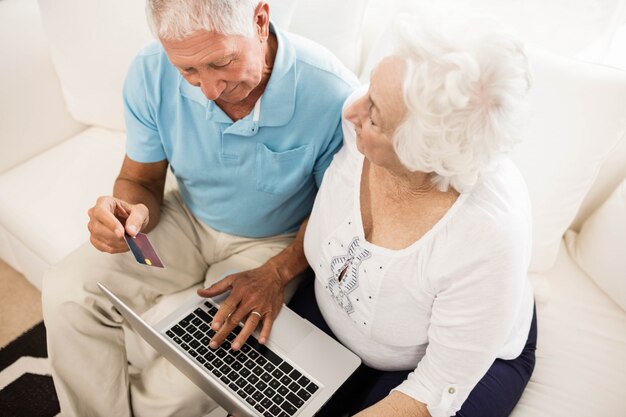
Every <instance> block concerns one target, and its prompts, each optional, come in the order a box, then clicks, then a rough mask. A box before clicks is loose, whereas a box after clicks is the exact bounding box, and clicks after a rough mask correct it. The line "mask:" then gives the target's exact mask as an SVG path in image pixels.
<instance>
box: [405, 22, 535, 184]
mask: <svg viewBox="0 0 626 417" xmlns="http://www.w3.org/2000/svg"><path fill="white" fill-rule="evenodd" d="M484 23H485V22H483V21H482V20H481V21H478V20H473V21H472V20H466V21H465V22H464V24H460V25H455V26H454V27H453V28H448V29H447V30H444V28H443V27H441V25H440V26H439V27H437V28H434V27H432V26H430V25H428V24H425V23H424V22H419V23H417V22H416V21H414V20H410V19H407V18H403V19H401V20H399V21H398V26H397V27H398V28H399V29H400V30H399V33H398V35H400V36H399V37H398V40H399V48H398V49H397V52H396V53H395V55H396V56H399V57H400V58H402V59H403V60H404V62H405V63H406V67H405V78H404V83H403V97H404V101H405V104H406V106H407V109H408V111H407V116H406V118H405V120H404V121H403V122H402V123H401V124H400V125H399V126H398V128H397V129H396V131H395V132H394V136H393V143H394V148H395V150H396V153H397V154H398V157H399V159H400V161H401V162H402V163H403V164H404V165H405V166H406V167H407V168H408V169H410V170H411V171H422V172H429V173H431V181H433V183H434V184H435V185H436V186H437V188H438V189H439V190H441V191H446V190H447V189H448V187H450V186H452V187H453V188H454V189H456V190H457V191H459V192H463V191H467V190H469V189H470V188H472V187H473V186H474V185H475V184H476V182H477V181H478V178H479V176H480V173H481V172H482V171H483V170H484V169H485V168H486V167H487V166H489V164H490V162H492V161H493V160H495V159H496V158H497V157H498V156H500V155H502V154H503V153H505V152H507V151H508V150H509V149H511V147H512V146H513V145H514V144H515V143H516V142H518V141H519V139H520V137H519V136H520V133H521V132H520V130H519V128H520V127H521V125H520V122H521V120H522V118H520V116H521V115H523V114H524V111H523V110H524V109H525V106H524V103H525V96H526V93H527V91H528V88H529V84H530V80H529V72H528V65H527V59H526V55H525V54H524V52H523V50H522V47H521V45H520V44H519V43H518V42H517V41H515V40H513V39H512V38H511V37H510V36H508V35H506V34H505V33H504V32H502V31H498V30H494V29H490V25H485V24H484Z"/></svg>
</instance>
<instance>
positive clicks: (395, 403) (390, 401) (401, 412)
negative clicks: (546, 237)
mask: <svg viewBox="0 0 626 417" xmlns="http://www.w3.org/2000/svg"><path fill="white" fill-rule="evenodd" d="M380 416H385V417H431V416H430V413H429V412H428V409H427V408H426V404H424V403H422V402H419V401H417V400H414V399H413V398H411V397H409V396H408V395H406V394H403V393H401V392H398V391H393V392H392V393H391V394H389V395H388V396H386V397H385V398H384V399H382V400H380V401H379V402H377V403H376V404H374V405H373V406H371V407H369V408H366V409H365V410H363V411H361V412H360V413H358V414H356V415H355V416H354V417H380Z"/></svg>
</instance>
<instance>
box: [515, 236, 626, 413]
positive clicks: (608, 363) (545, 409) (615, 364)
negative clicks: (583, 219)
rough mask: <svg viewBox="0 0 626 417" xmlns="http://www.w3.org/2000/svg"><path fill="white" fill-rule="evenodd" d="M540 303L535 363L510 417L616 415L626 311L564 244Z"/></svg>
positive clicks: (625, 365)
mask: <svg viewBox="0 0 626 417" xmlns="http://www.w3.org/2000/svg"><path fill="white" fill-rule="evenodd" d="M557 254H558V256H557V260H556V263H555V264H554V266H553V267H552V268H551V269H550V270H549V271H547V272H546V273H545V275H546V278H547V280H548V281H550V284H551V288H552V291H551V293H552V295H551V298H550V302H549V303H537V326H538V336H537V337H538V342H537V352H536V357H537V362H536V365H535V371H534V372H533V375H532V377H531V379H530V382H529V384H528V386H527V387H526V390H525V391H524V394H523V395H522V398H521V399H520V401H519V403H518V404H517V406H516V407H515V409H514V410H513V413H512V414H511V417H545V416H550V417H571V416H618V415H623V412H624V410H626V396H625V395H624V387H625V386H626V313H625V312H624V310H622V309H621V308H620V307H619V306H618V305H617V304H615V303H614V302H613V301H612V300H611V299H610V298H609V297H608V296H607V294H606V293H605V292H604V291H602V290H601V289H600V288H598V286H597V285H596V284H595V283H594V282H593V280H592V279H591V278H590V277H588V276H587V275H586V274H585V273H584V272H583V271H582V270H581V269H580V268H579V267H578V266H577V265H576V263H575V262H574V261H573V260H572V259H571V258H570V257H569V255H568V253H567V250H566V249H565V247H564V246H561V247H560V248H559V250H558V252H557Z"/></svg>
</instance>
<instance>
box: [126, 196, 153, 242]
mask: <svg viewBox="0 0 626 417" xmlns="http://www.w3.org/2000/svg"><path fill="white" fill-rule="evenodd" d="M120 203H121V205H122V207H123V208H124V210H125V211H126V212H127V213H128V218H127V219H126V223H125V225H124V228H125V229H126V233H128V234H129V235H131V236H132V237H135V236H137V233H139V231H140V230H141V229H143V228H144V227H145V226H146V225H147V224H148V221H149V216H148V207H146V206H145V205H143V204H134V205H130V204H128V203H126V202H123V201H120Z"/></svg>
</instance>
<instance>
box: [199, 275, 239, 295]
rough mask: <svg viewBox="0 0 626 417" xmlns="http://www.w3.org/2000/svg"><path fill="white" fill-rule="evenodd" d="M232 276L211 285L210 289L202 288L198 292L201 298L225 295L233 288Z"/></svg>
mask: <svg viewBox="0 0 626 417" xmlns="http://www.w3.org/2000/svg"><path fill="white" fill-rule="evenodd" d="M231 277H232V275H231V276H228V277H226V278H224V279H222V280H220V281H218V282H216V283H215V284H213V285H211V286H210V287H209V288H202V289H199V290H198V291H197V293H198V295H199V296H200V297H215V296H216V295H220V294H223V293H225V292H226V291H228V290H230V289H232V288H233V286H232V278H231Z"/></svg>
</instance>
